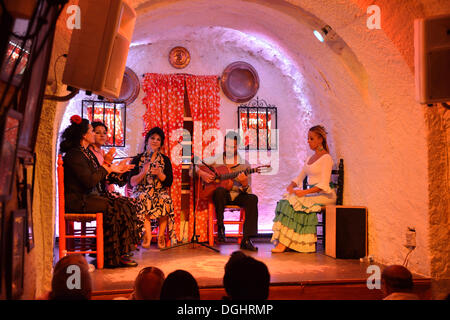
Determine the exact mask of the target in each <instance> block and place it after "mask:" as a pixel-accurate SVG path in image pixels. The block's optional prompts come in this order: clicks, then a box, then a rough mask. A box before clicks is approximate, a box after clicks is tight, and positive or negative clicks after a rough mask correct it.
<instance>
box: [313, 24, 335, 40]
mask: <svg viewBox="0 0 450 320" xmlns="http://www.w3.org/2000/svg"><path fill="white" fill-rule="evenodd" d="M313 33H314V35H315V36H316V38H317V39H318V40H319V41H320V42H324V41H325V39H326V38H327V37H328V38H329V39H331V38H332V36H333V35H334V31H333V30H332V29H331V27H330V26H329V25H326V26H325V27H323V28H322V29H320V30H314V32H313ZM330 33H331V34H330Z"/></svg>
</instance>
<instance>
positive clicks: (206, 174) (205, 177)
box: [198, 170, 215, 183]
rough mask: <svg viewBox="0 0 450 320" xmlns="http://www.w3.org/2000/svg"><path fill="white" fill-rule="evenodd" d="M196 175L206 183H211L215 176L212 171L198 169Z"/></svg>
mask: <svg viewBox="0 0 450 320" xmlns="http://www.w3.org/2000/svg"><path fill="white" fill-rule="evenodd" d="M198 175H199V176H200V178H201V179H202V180H203V181H205V182H206V183H211V182H213V181H214V179H215V176H214V175H213V174H212V173H209V172H206V171H203V170H200V171H199V172H198Z"/></svg>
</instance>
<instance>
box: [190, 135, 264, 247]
mask: <svg viewBox="0 0 450 320" xmlns="http://www.w3.org/2000/svg"><path fill="white" fill-rule="evenodd" d="M238 139H239V138H238V135H237V134H236V132H228V133H227V135H226V136H225V144H224V153H223V154H222V155H219V156H217V157H213V158H210V159H205V163H207V164H208V165H210V166H211V167H214V166H218V165H226V166H227V167H228V168H229V170H230V171H231V172H235V171H242V170H245V169H250V165H249V164H248V162H247V161H245V163H244V162H243V161H242V159H241V157H240V156H239V155H238V152H237V150H238V144H239V141H238ZM221 158H222V159H221ZM197 172H198V174H199V176H200V178H201V179H202V180H203V181H205V182H206V183H210V182H212V181H214V175H213V174H211V173H209V172H207V171H203V170H198V171H197ZM250 183H251V178H250V176H249V175H248V176H247V175H246V174H244V173H240V174H239V175H238V176H237V177H236V178H235V179H233V180H229V183H228V188H224V187H218V188H217V189H216V190H215V191H214V193H213V197H212V200H213V202H214V206H215V208H216V217H217V229H218V242H225V241H226V240H225V226H224V224H223V212H224V209H225V205H238V206H240V207H243V208H245V222H244V230H243V233H244V234H243V239H242V242H241V249H244V250H250V251H257V250H258V248H257V247H255V246H254V245H253V243H252V242H251V240H250V238H251V237H254V236H256V235H257V233H258V197H257V196H256V195H254V194H252V191H251V187H250Z"/></svg>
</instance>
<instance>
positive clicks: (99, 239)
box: [57, 155, 104, 269]
mask: <svg viewBox="0 0 450 320" xmlns="http://www.w3.org/2000/svg"><path fill="white" fill-rule="evenodd" d="M57 171H58V200H59V204H58V207H59V258H60V259H61V258H62V257H64V256H66V255H68V254H75V253H80V254H85V253H87V254H96V255H97V268H98V269H103V266H104V254H103V253H104V251H103V213H101V212H97V213H67V212H66V211H65V202H64V167H63V160H62V156H61V155H58V169H57ZM92 221H95V222H96V226H95V227H86V223H87V222H92ZM74 222H80V223H81V230H74ZM75 239H80V243H81V247H80V248H79V250H77V248H76V246H75V243H74V240H75ZM86 239H95V240H96V250H87V249H86V243H85V240H86ZM67 240H70V244H69V245H67Z"/></svg>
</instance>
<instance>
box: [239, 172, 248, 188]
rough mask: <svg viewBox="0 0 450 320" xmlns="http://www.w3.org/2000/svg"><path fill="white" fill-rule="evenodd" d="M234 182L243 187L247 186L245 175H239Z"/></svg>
mask: <svg viewBox="0 0 450 320" xmlns="http://www.w3.org/2000/svg"><path fill="white" fill-rule="evenodd" d="M236 180H237V181H239V183H240V184H242V186H243V187H246V186H248V176H247V175H246V174H245V173H243V172H241V173H239V174H238V176H237V177H236Z"/></svg>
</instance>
